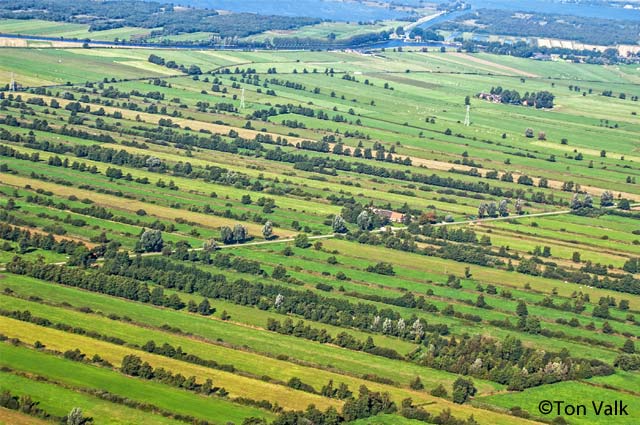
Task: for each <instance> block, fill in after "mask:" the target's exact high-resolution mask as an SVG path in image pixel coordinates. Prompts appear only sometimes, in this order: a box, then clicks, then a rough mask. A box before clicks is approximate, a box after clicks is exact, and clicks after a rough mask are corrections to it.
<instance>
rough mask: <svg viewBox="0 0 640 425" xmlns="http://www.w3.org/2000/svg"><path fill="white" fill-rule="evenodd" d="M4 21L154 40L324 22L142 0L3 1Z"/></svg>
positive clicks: (230, 34)
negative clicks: (129, 33) (132, 32)
mask: <svg viewBox="0 0 640 425" xmlns="http://www.w3.org/2000/svg"><path fill="white" fill-rule="evenodd" d="M0 18H7V19H43V20H47V21H56V22H73V23H80V24H88V25H89V26H90V28H89V29H90V31H101V30H108V29H113V28H121V27H141V28H162V30H159V31H154V32H153V34H152V35H153V36H163V35H175V34H181V33H192V32H198V31H204V32H213V33H218V34H219V35H220V36H221V37H246V36H249V35H252V34H257V33H261V32H263V31H267V30H288V29H293V28H298V27H300V26H304V25H313V24H317V23H319V22H321V20H320V19H317V18H304V17H289V16H264V15H255V14H250V13H238V14H229V15H220V14H218V12H216V11H215V10H211V9H194V8H184V7H174V6H173V5H172V4H163V3H156V2H147V1H140V0H133V1H117V0H114V1H92V0H21V1H14V0H0Z"/></svg>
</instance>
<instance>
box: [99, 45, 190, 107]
mask: <svg viewBox="0 0 640 425" xmlns="http://www.w3.org/2000/svg"><path fill="white" fill-rule="evenodd" d="M148 61H149V62H151V63H153V64H156V65H161V66H166V67H167V68H169V69H177V70H179V71H180V72H183V73H185V74H187V75H201V74H202V70H201V69H200V67H199V66H198V65H191V66H189V67H188V68H187V67H186V66H184V65H182V64H177V63H176V62H175V61H172V60H170V61H165V59H164V58H163V57H162V56H158V55H155V54H153V53H152V54H150V55H149V58H148ZM105 94H106V93H104V92H103V95H105ZM107 97H109V96H107ZM145 97H149V96H145ZM152 97H153V96H152Z"/></svg>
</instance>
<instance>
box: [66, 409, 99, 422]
mask: <svg viewBox="0 0 640 425" xmlns="http://www.w3.org/2000/svg"><path fill="white" fill-rule="evenodd" d="M90 422H93V418H85V417H84V415H83V414H82V409H81V408H79V407H74V408H73V409H71V412H69V414H68V415H67V422H66V424H67V425H85V424H88V423H90Z"/></svg>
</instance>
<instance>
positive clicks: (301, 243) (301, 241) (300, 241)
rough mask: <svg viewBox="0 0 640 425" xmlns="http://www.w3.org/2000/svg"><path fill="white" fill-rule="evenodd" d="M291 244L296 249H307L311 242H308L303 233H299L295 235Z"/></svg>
mask: <svg viewBox="0 0 640 425" xmlns="http://www.w3.org/2000/svg"><path fill="white" fill-rule="evenodd" d="M293 243H294V245H295V246H296V247H298V248H309V247H310V246H311V242H309V237H308V236H307V235H306V234H305V233H300V234H298V235H296V237H295V239H294V241H293Z"/></svg>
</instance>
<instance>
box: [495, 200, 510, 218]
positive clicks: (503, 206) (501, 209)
mask: <svg viewBox="0 0 640 425" xmlns="http://www.w3.org/2000/svg"><path fill="white" fill-rule="evenodd" d="M508 203H509V201H507V200H506V199H503V200H502V201H500V204H499V205H498V213H499V214H500V217H507V216H508V215H509V207H508Z"/></svg>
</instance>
